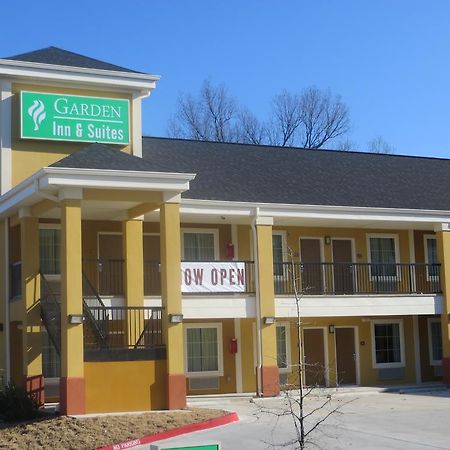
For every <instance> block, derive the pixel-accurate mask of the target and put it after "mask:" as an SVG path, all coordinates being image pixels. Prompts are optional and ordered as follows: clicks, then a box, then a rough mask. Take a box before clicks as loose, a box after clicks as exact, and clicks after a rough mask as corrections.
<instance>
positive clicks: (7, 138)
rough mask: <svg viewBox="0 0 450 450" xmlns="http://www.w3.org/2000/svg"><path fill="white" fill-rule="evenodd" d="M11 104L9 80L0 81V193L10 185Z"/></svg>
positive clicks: (8, 188) (7, 189)
mask: <svg viewBox="0 0 450 450" xmlns="http://www.w3.org/2000/svg"><path fill="white" fill-rule="evenodd" d="M11 105H12V86H11V82H10V81H7V80H3V81H0V195H3V194H4V193H5V192H8V191H9V190H10V189H11V187H12V177H11V174H12V167H11V164H12V163H11V159H12V157H11V114H12V112H11V111H12V108H11Z"/></svg>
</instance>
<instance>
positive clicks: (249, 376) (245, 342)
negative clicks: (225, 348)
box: [240, 319, 256, 392]
mask: <svg viewBox="0 0 450 450" xmlns="http://www.w3.org/2000/svg"><path fill="white" fill-rule="evenodd" d="M254 330H255V320H254V319H241V342H240V345H241V353H242V390H243V391H244V392H256V370H255V368H256V359H255V342H254V341H255V337H256V332H255V331H254Z"/></svg>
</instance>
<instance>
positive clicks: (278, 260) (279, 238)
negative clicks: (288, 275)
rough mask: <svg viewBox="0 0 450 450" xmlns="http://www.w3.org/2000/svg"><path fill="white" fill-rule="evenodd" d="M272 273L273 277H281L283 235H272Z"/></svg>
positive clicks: (279, 233)
mask: <svg viewBox="0 0 450 450" xmlns="http://www.w3.org/2000/svg"><path fill="white" fill-rule="evenodd" d="M272 254H273V272H274V275H275V276H283V273H284V272H283V257H284V234H283V233H282V232H276V233H273V234H272Z"/></svg>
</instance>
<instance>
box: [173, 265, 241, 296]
mask: <svg viewBox="0 0 450 450" xmlns="http://www.w3.org/2000/svg"><path fill="white" fill-rule="evenodd" d="M245 284H246V280H245V263H243V262H233V261H229V262H219V261H214V262H182V263H181V292H245Z"/></svg>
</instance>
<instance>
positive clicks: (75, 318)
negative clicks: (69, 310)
mask: <svg viewBox="0 0 450 450" xmlns="http://www.w3.org/2000/svg"><path fill="white" fill-rule="evenodd" d="M83 322H84V317H83V314H69V323H70V325H80V324H82V323H83Z"/></svg>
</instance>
